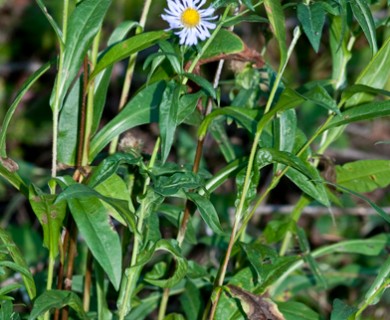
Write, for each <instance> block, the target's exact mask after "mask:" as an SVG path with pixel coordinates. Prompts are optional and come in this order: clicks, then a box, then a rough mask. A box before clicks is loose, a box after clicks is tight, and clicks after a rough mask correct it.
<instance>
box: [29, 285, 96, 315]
mask: <svg viewBox="0 0 390 320" xmlns="http://www.w3.org/2000/svg"><path fill="white" fill-rule="evenodd" d="M66 306H69V307H71V308H72V309H73V310H74V311H76V312H77V315H78V318H79V319H82V320H88V319H89V317H88V316H87V314H86V313H85V311H84V309H83V303H82V301H81V299H80V298H79V297H78V296H77V295H76V294H75V293H73V292H71V291H61V290H50V291H45V292H44V293H42V294H41V295H40V296H39V297H38V298H37V299H36V300H35V301H34V307H33V309H32V311H31V314H30V317H29V318H28V319H29V320H34V319H36V318H38V317H39V316H41V315H43V314H44V313H46V312H48V311H50V310H52V309H61V308H63V307H66Z"/></svg>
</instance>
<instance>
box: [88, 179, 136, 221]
mask: <svg viewBox="0 0 390 320" xmlns="http://www.w3.org/2000/svg"><path fill="white" fill-rule="evenodd" d="M95 190H96V191H97V192H98V193H100V194H101V195H102V196H103V197H106V198H111V199H115V200H116V199H118V200H122V201H125V202H127V206H126V207H127V208H128V209H127V210H126V213H127V211H130V212H131V213H133V212H135V208H134V206H133V203H132V201H131V198H130V193H129V190H128V188H127V185H126V183H125V182H124V181H123V180H122V179H121V177H119V175H117V174H113V175H112V176H110V177H109V178H108V179H106V180H104V181H103V182H102V183H100V184H99V185H98V186H96V187H95ZM115 200H112V201H114V202H115ZM110 202H111V201H110ZM103 203H104V205H105V206H106V207H107V209H108V213H109V215H110V216H111V217H113V218H114V219H115V220H117V221H119V222H120V223H121V224H122V225H127V222H126V221H125V220H124V219H123V218H122V215H121V214H119V213H118V211H117V210H115V208H114V207H112V206H111V205H109V204H108V203H107V202H103Z"/></svg>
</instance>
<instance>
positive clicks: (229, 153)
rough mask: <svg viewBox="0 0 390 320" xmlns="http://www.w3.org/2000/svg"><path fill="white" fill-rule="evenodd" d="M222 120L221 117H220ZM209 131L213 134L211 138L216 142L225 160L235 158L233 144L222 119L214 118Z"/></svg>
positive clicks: (228, 160) (229, 160)
mask: <svg viewBox="0 0 390 320" xmlns="http://www.w3.org/2000/svg"><path fill="white" fill-rule="evenodd" d="M221 120H223V119H221ZM210 132H211V135H212V136H213V139H214V140H215V142H216V143H217V144H218V146H219V149H220V150H221V152H222V154H223V156H224V158H225V161H226V162H231V161H233V160H234V159H235V158H236V153H235V151H234V147H233V144H232V143H231V141H230V139H229V137H228V135H227V132H226V128H225V125H224V122H223V121H216V120H214V121H213V123H212V124H211V126H210Z"/></svg>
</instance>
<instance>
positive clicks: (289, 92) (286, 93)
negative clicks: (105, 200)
mask: <svg viewBox="0 0 390 320" xmlns="http://www.w3.org/2000/svg"><path fill="white" fill-rule="evenodd" d="M305 101H306V98H305V97H304V96H302V95H301V94H299V93H298V92H297V91H295V90H293V89H291V88H286V89H284V90H283V92H282V93H281V94H280V97H279V99H278V101H277V102H276V104H275V105H274V106H273V107H272V109H271V110H270V111H269V112H268V113H266V114H265V115H264V116H263V117H262V118H261V119H260V121H259V122H258V124H257V129H256V130H257V131H261V130H263V129H264V128H265V126H266V125H267V124H268V123H269V122H270V121H271V120H272V118H273V117H274V116H275V115H277V114H278V113H280V112H282V111H286V110H289V109H293V108H295V107H297V106H299V105H300V104H302V103H303V102H305Z"/></svg>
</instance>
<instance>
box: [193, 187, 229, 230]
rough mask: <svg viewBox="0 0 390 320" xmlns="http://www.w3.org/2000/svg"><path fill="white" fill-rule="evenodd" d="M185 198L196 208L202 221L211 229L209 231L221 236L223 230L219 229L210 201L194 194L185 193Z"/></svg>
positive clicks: (216, 216)
mask: <svg viewBox="0 0 390 320" xmlns="http://www.w3.org/2000/svg"><path fill="white" fill-rule="evenodd" d="M186 196H187V197H188V199H190V200H191V201H192V202H193V203H195V205H196V206H197V207H198V210H199V213H200V215H201V217H202V219H203V221H204V222H205V223H206V224H207V225H208V226H209V227H210V228H211V230H213V231H214V232H215V233H216V234H219V235H222V234H223V229H222V227H221V223H220V222H219V218H218V213H217V211H216V210H215V208H214V206H213V204H212V203H211V201H210V200H209V199H207V198H206V197H205V196H201V195H199V194H198V193H194V192H186Z"/></svg>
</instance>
